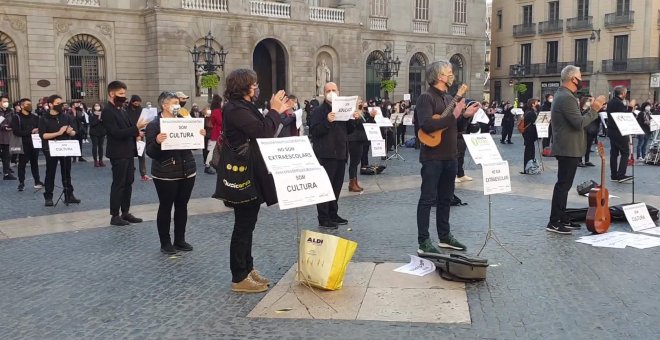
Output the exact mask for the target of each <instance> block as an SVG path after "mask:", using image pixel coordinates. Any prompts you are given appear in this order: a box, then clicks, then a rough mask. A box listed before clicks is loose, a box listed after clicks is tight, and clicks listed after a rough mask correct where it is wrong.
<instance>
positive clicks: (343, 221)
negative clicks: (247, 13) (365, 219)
mask: <svg viewBox="0 0 660 340" xmlns="http://www.w3.org/2000/svg"><path fill="white" fill-rule="evenodd" d="M332 222H335V223H337V224H338V225H346V224H348V220H347V219H344V218H341V217H339V216H337V217H335V218H333V219H332Z"/></svg>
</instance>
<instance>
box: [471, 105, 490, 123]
mask: <svg viewBox="0 0 660 340" xmlns="http://www.w3.org/2000/svg"><path fill="white" fill-rule="evenodd" d="M476 123H484V124H488V123H490V119H488V116H487V115H486V111H484V110H483V109H479V110H477V113H475V114H474V117H473V118H472V124H476Z"/></svg>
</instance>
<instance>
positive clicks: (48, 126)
mask: <svg viewBox="0 0 660 340" xmlns="http://www.w3.org/2000/svg"><path fill="white" fill-rule="evenodd" d="M62 126H70V127H72V128H73V127H74V126H75V123H74V119H73V118H71V116H70V115H68V114H65V113H60V114H58V115H55V116H53V115H51V114H50V113H47V114H45V115H43V116H41V118H39V137H41V142H42V143H41V150H42V151H43V152H44V154H45V155H47V156H49V155H50V153H49V147H48V141H47V140H45V139H44V134H45V133H53V132H57V131H59V130H60V128H62ZM74 130H75V128H74ZM77 133H78V131H76V134H77ZM71 139H77V137H75V136H74V137H71V136H69V135H68V134H66V133H65V134H63V135H61V136H58V137H56V138H55V139H53V140H71Z"/></svg>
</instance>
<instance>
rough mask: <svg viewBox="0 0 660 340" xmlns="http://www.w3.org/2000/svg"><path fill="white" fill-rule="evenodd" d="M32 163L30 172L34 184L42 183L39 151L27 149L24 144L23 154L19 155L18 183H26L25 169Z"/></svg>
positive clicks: (31, 148)
mask: <svg viewBox="0 0 660 340" xmlns="http://www.w3.org/2000/svg"><path fill="white" fill-rule="evenodd" d="M28 162H30V170H31V171H32V178H33V179H34V183H35V184H36V183H37V182H41V178H40V177H39V150H38V149H35V148H33V147H31V145H30V147H26V145H25V144H23V153H22V154H20V155H18V181H19V182H21V183H23V182H25V167H26V165H27V163H28Z"/></svg>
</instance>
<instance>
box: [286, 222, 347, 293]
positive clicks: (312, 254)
mask: <svg viewBox="0 0 660 340" xmlns="http://www.w3.org/2000/svg"><path fill="white" fill-rule="evenodd" d="M356 249H357V243H356V242H354V241H350V240H346V239H343V238H341V237H337V236H333V235H328V234H322V233H317V232H313V231H309V230H303V231H302V234H301V235H300V246H299V248H298V266H299V271H298V281H300V282H303V283H307V284H309V285H312V286H314V287H317V288H321V289H327V290H337V289H340V288H341V287H342V285H343V284H344V274H345V273H346V267H348V263H349V262H350V261H351V258H352V257H353V254H354V253H355V250H356Z"/></svg>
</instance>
